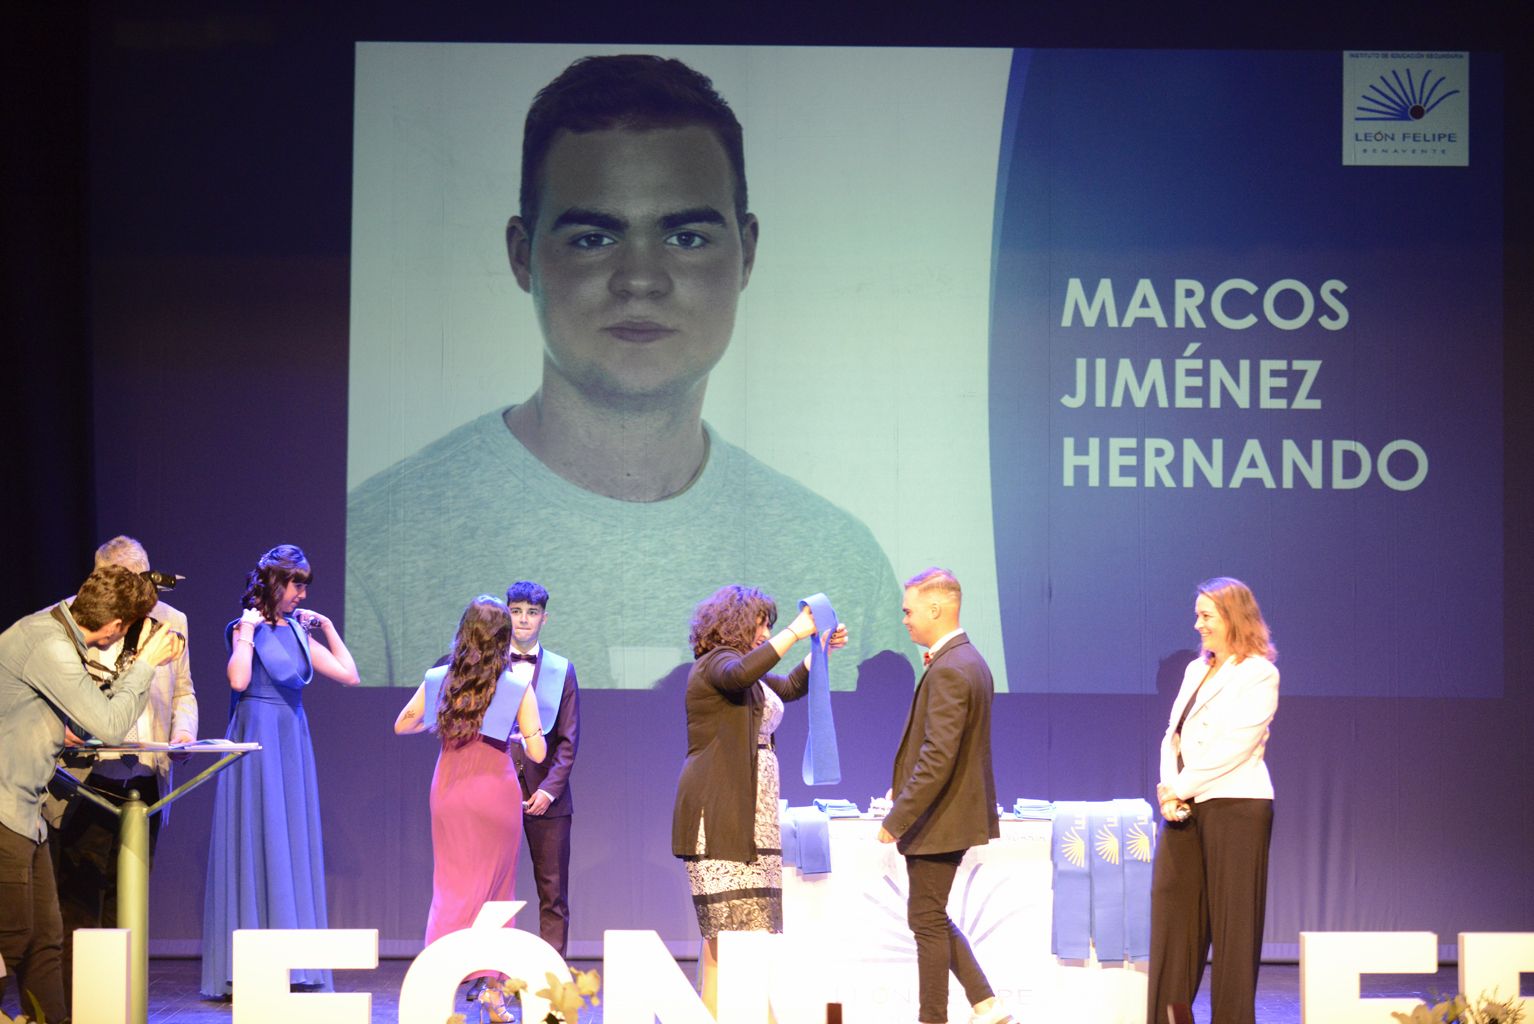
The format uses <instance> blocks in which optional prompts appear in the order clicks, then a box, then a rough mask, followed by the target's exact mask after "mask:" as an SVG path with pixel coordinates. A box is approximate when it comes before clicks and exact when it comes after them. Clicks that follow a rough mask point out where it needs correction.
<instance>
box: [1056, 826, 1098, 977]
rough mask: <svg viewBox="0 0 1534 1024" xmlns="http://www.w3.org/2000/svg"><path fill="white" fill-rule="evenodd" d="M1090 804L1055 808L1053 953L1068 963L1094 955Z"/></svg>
mask: <svg viewBox="0 0 1534 1024" xmlns="http://www.w3.org/2000/svg"><path fill="white" fill-rule="evenodd" d="M1087 806H1088V805H1087V804H1084V803H1080V802H1066V801H1061V802H1059V803H1056V804H1055V824H1054V833H1053V835H1052V836H1051V838H1050V844H1049V847H1050V853H1051V856H1052V859H1053V861H1054V920H1053V922H1052V924H1051V928H1050V951H1051V952H1053V953H1054V954H1055V956H1057V957H1060V958H1061V959H1064V960H1086V959H1088V958H1089V957H1090V956H1091V955H1092V873H1091V868H1090V867H1088V865H1087V859H1088V858H1089V857H1090V856H1091V855H1092V850H1091V837H1090V832H1089V829H1088V822H1087Z"/></svg>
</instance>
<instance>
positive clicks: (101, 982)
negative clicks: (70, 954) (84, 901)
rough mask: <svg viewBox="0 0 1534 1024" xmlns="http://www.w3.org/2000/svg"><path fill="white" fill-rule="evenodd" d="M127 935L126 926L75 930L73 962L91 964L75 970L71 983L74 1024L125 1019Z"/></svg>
mask: <svg viewBox="0 0 1534 1024" xmlns="http://www.w3.org/2000/svg"><path fill="white" fill-rule="evenodd" d="M130 934H131V933H130V932H129V931H128V929H126V928H90V929H85V930H82V931H78V932H76V933H75V963H76V964H90V965H91V967H90V970H89V971H86V970H83V969H82V970H77V971H75V975H74V981H73V983H72V985H71V993H72V999H71V1002H72V1004H73V1006H74V1021H75V1024H121V1022H122V1021H125V1020H127V1019H128V1013H129V1005H130V1004H129V999H128V995H129V986H130V985H131V984H132V981H131V978H132V974H131V967H130V960H129V958H128V942H129V935H130ZM0 967H4V964H0ZM3 974H4V972H3V971H0V975H3Z"/></svg>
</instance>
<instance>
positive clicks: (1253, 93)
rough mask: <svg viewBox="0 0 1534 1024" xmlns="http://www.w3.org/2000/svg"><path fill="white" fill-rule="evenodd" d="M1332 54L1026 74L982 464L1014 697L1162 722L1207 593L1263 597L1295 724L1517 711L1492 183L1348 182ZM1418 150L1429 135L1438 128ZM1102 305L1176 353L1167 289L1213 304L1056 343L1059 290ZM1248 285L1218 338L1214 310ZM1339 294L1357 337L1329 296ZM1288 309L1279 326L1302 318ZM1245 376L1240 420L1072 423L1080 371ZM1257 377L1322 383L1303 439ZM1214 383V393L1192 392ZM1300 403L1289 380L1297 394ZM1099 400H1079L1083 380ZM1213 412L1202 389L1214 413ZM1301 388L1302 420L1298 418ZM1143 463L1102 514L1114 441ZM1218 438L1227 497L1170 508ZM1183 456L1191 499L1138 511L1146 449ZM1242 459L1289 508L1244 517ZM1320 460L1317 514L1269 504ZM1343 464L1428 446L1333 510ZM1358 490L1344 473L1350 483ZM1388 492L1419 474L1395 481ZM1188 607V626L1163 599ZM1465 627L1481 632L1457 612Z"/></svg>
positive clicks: (1368, 176) (1002, 240)
mask: <svg viewBox="0 0 1534 1024" xmlns="http://www.w3.org/2000/svg"><path fill="white" fill-rule="evenodd" d="M1470 76H1471V81H1470V90H1469V98H1470V101H1471V103H1472V107H1471V120H1472V124H1473V125H1483V126H1488V128H1489V126H1492V125H1496V124H1498V123H1500V120H1501V110H1500V102H1501V67H1500V62H1499V61H1498V60H1497V59H1496V58H1495V57H1481V56H1480V55H1477V57H1476V59H1475V60H1474V61H1473V62H1472V64H1471V67H1470ZM1342 88H1343V83H1342V62H1341V59H1340V55H1339V54H1338V53H1335V52H1326V53H1249V52H1222V53H1214V52H1199V53H1186V52H1184V53H1178V52H1108V51H1101V52H1096V51H1033V52H1031V53H1030V52H1026V51H1019V53H1018V55H1017V57H1016V58H1015V59H1014V64H1013V75H1012V80H1011V83H1010V94H1009V97H1008V104H1007V111H1008V113H1007V116H1008V124H1007V125H1006V127H1005V129H1004V132H1003V139H1004V143H1003V153H1002V157H1001V160H1002V168H1001V173H1000V174H999V175H998V181H999V183H1000V184H999V186H998V189H999V191H998V200H997V239H996V260H995V265H994V267H993V282H992V298H993V317H992V337H991V375H990V387H991V392H990V397H991V411H990V416H991V452H992V481H993V503H994V509H995V522H996V549H997V571H998V583H999V590H1000V594H1001V600H1002V605H1003V607H1002V621H1003V624H1004V626H1003V630H1004V635H1005V640H1006V657H1007V668H1008V674H1009V678H1010V679H1011V680H1012V686H1013V688H1014V689H1015V690H1018V691H1021V692H1030V691H1031V692H1070V693H1149V692H1155V689H1156V671H1157V663H1158V660H1160V659H1161V658H1163V657H1166V656H1169V655H1170V653H1171V652H1168V651H1163V650H1160V649H1159V647H1158V644H1161V645H1164V639H1163V638H1166V637H1180V636H1183V635H1184V634H1186V633H1187V631H1188V630H1189V629H1190V628H1191V615H1192V612H1191V608H1192V601H1193V586H1194V584H1195V583H1196V582H1197V581H1198V580H1199V579H1200V578H1203V577H1207V576H1214V575H1234V576H1239V577H1241V578H1243V579H1246V580H1248V581H1249V582H1250V583H1252V585H1253V586H1254V588H1255V589H1256V591H1257V594H1258V597H1259V600H1261V601H1262V603H1263V606H1264V611H1265V612H1266V614H1267V616H1268V618H1269V620H1270V621H1271V622H1273V623H1274V624H1275V627H1276V630H1277V635H1276V640H1277V643H1278V646H1279V649H1280V652H1281V654H1282V655H1283V657H1282V662H1281V664H1282V666H1283V669H1284V691H1285V694H1286V695H1287V696H1295V695H1337V696H1343V695H1358V696H1375V695H1379V696H1402V697H1423V696H1464V697H1494V696H1500V695H1501V693H1502V643H1501V639H1502V623H1501V614H1500V610H1499V609H1500V606H1501V589H1502V545H1501V536H1502V513H1501V495H1502V486H1501V465H1502V414H1501V382H1500V373H1499V371H1500V367H1501V361H1502V350H1501V337H1502V313H1501V309H1502V269H1501V268H1502V263H1501V261H1502V254H1501V244H1502V239H1501V223H1502V154H1501V144H1500V139H1499V138H1498V137H1497V136H1496V134H1495V132H1494V131H1492V130H1485V131H1482V132H1481V133H1479V134H1478V135H1473V136H1472V142H1471V145H1472V148H1471V154H1472V156H1471V164H1470V166H1469V167H1459V168H1441V167H1345V166H1343V165H1342V157H1341V145H1340V142H1339V140H1340V133H1341V130H1342V125H1341V123H1340V118H1341V116H1342V115H1341V109H1342V106H1343V103H1342V100H1343V97H1342V94H1341V91H1342ZM1423 124H1424V126H1426V125H1427V122H1423ZM1073 277H1075V278H1080V279H1081V281H1082V284H1083V286H1084V287H1085V290H1086V294H1087V297H1088V298H1089V299H1090V298H1091V297H1092V295H1093V293H1094V291H1095V289H1096V287H1097V283H1098V281H1099V279H1101V278H1110V279H1111V280H1112V282H1113V293H1114V298H1115V301H1116V303H1117V307H1118V313H1119V317H1120V321H1121V322H1122V320H1123V318H1124V315H1125V313H1126V310H1127V309H1128V307H1129V304H1130V296H1131V294H1132V293H1133V291H1134V288H1135V285H1136V283H1137V281H1138V280H1139V279H1141V278H1149V279H1150V280H1151V281H1152V282H1153V285H1154V287H1155V289H1156V294H1157V297H1158V298H1159V299H1160V302H1161V305H1162V308H1163V310H1164V312H1165V314H1166V317H1167V320H1168V323H1169V324H1172V323H1173V319H1172V318H1173V296H1174V287H1173V284H1174V281H1175V280H1176V279H1178V278H1192V279H1196V280H1198V281H1199V282H1201V283H1202V284H1203V285H1204V286H1205V289H1206V297H1205V300H1204V302H1203V303H1202V304H1201V305H1200V307H1199V308H1200V310H1201V312H1202V313H1203V315H1204V320H1205V323H1206V325H1207V326H1206V327H1204V328H1203V329H1197V328H1194V327H1191V326H1189V327H1185V328H1182V329H1178V328H1176V327H1175V326H1168V327H1167V328H1160V327H1157V326H1155V325H1154V323H1153V321H1151V320H1149V319H1143V318H1142V319H1138V320H1137V321H1136V322H1135V323H1134V324H1133V325H1130V326H1121V327H1117V328H1115V327H1109V326H1107V321H1106V318H1105V317H1100V318H1099V319H1098V321H1097V324H1096V326H1093V327H1087V326H1084V325H1083V323H1082V319H1081V317H1080V316H1079V315H1078V316H1076V317H1075V318H1074V320H1073V323H1072V325H1071V326H1069V327H1062V326H1061V323H1062V313H1063V310H1064V308H1065V300H1066V290H1067V285H1068V282H1069V279H1070V278H1073ZM1230 278H1245V279H1247V280H1250V281H1252V282H1253V283H1255V284H1256V285H1257V287H1258V289H1259V291H1258V294H1257V295H1255V296H1246V295H1244V294H1241V293H1233V295H1232V296H1231V297H1230V298H1229V299H1228V300H1227V301H1226V304H1225V308H1226V309H1227V310H1228V311H1229V312H1230V313H1232V314H1233V315H1240V314H1241V313H1243V312H1247V311H1251V312H1255V313H1256V314H1257V316H1258V318H1259V320H1258V323H1257V324H1256V325H1254V326H1252V327H1250V328H1248V329H1245V330H1229V329H1226V328H1223V327H1221V326H1219V325H1218V324H1216V323H1215V322H1214V320H1213V319H1212V317H1211V316H1210V315H1209V305H1210V303H1209V298H1208V294H1207V293H1209V292H1212V291H1213V289H1214V287H1215V286H1216V285H1217V284H1218V283H1219V282H1221V281H1224V280H1227V279H1230ZM1285 278H1294V279H1297V280H1299V281H1300V282H1303V283H1304V284H1305V285H1307V286H1308V287H1309V288H1310V290H1311V291H1312V293H1314V294H1315V296H1316V310H1315V314H1314V315H1313V317H1312V319H1311V321H1310V322H1309V324H1307V325H1306V326H1304V327H1301V328H1299V329H1297V330H1288V331H1286V330H1280V329H1278V328H1276V327H1274V326H1271V325H1270V324H1268V323H1267V321H1266V320H1264V319H1263V317H1262V312H1263V311H1262V303H1261V298H1262V294H1261V293H1262V291H1263V290H1265V289H1266V288H1267V287H1268V286H1269V285H1270V284H1272V283H1273V282H1275V281H1278V280H1281V279H1285ZM1329 279H1339V280H1341V281H1343V282H1345V283H1346V285H1347V289H1346V291H1345V292H1343V293H1341V294H1340V295H1339V296H1338V299H1339V301H1340V302H1341V304H1343V305H1345V306H1346V308H1347V311H1348V321H1347V324H1346V326H1345V327H1343V328H1342V329H1341V330H1326V329H1324V328H1323V327H1321V326H1320V325H1319V322H1318V321H1319V319H1320V317H1321V316H1322V315H1323V314H1330V313H1331V310H1329V309H1328V307H1327V306H1326V304H1325V303H1324V302H1323V301H1322V300H1321V297H1320V288H1321V285H1322V283H1323V282H1325V281H1327V280H1329ZM1299 308H1300V304H1299V300H1298V299H1297V298H1296V297H1295V296H1294V295H1293V294H1292V293H1291V294H1289V295H1288V296H1286V297H1285V298H1284V299H1283V300H1280V302H1279V303H1278V311H1279V313H1280V314H1282V315H1285V316H1295V315H1297V313H1298V311H1299ZM1193 343H1199V348H1198V349H1197V350H1196V351H1195V352H1194V353H1193V356H1192V358H1197V359H1223V360H1225V361H1226V362H1227V363H1233V362H1234V361H1236V360H1239V359H1243V358H1246V359H1250V360H1252V361H1253V365H1252V377H1253V387H1252V403H1251V404H1252V408H1248V409H1239V408H1228V407H1227V408H1221V409H1210V408H1193V409H1176V408H1160V407H1156V406H1154V405H1150V406H1147V407H1144V408H1135V407H1134V406H1133V404H1132V403H1130V402H1128V401H1127V400H1126V403H1125V406H1124V407H1122V408H1117V409H1115V408H1111V407H1110V408H1095V407H1093V406H1092V405H1091V402H1090V400H1089V402H1088V403H1087V404H1086V405H1083V406H1082V407H1080V408H1074V409H1073V408H1067V407H1066V406H1065V405H1064V404H1062V402H1061V397H1062V396H1064V395H1070V394H1073V393H1074V391H1075V389H1076V362H1075V361H1076V359H1077V358H1078V357H1081V358H1087V359H1089V360H1095V359H1097V358H1099V357H1101V358H1105V359H1107V360H1108V368H1109V372H1108V386H1109V400H1110V402H1111V397H1112V388H1113V382H1114V376H1115V370H1116V367H1117V365H1118V361H1119V359H1120V358H1129V359H1132V360H1133V361H1134V365H1135V368H1136V371H1137V375H1139V374H1142V373H1143V371H1144V368H1145V365H1146V363H1147V361H1148V360H1150V359H1153V358H1160V359H1162V360H1163V361H1164V367H1165V369H1166V378H1167V383H1168V395H1169V402H1170V401H1173V400H1175V399H1174V398H1173V397H1172V396H1173V394H1174V392H1173V389H1172V383H1173V380H1174V374H1173V369H1174V362H1173V361H1174V360H1175V359H1177V358H1179V357H1182V356H1183V355H1184V353H1185V350H1186V349H1187V347H1188V346H1189V345H1192V344H1193ZM1259 359H1308V360H1321V361H1322V365H1321V368H1320V370H1319V372H1318V373H1317V374H1316V377H1315V385H1314V388H1313V390H1312V392H1311V396H1312V397H1313V398H1317V399H1319V400H1320V402H1321V408H1320V409H1315V410H1298V409H1277V410H1274V409H1269V410H1262V409H1258V408H1256V405H1257V387H1256V378H1257V366H1256V363H1255V361H1256V360H1259ZM1203 376H1204V379H1205V381H1206V385H1207V381H1208V372H1207V369H1206V370H1205V372H1204V374H1203ZM1290 376H1291V380H1292V381H1294V380H1297V379H1298V377H1299V375H1298V374H1293V373H1291V374H1290ZM1090 379H1091V378H1090V376H1089V380H1090ZM1199 393H1200V394H1204V395H1207V394H1208V388H1207V386H1206V387H1205V388H1203V389H1200V391H1199ZM1295 393H1296V392H1295V389H1294V387H1293V384H1292V383H1291V386H1290V388H1289V389H1288V390H1287V392H1286V394H1287V395H1288V396H1289V397H1293V396H1294V395H1295ZM1067 437H1074V438H1076V439H1077V440H1076V442H1075V445H1076V450H1077V451H1078V452H1080V451H1083V450H1084V449H1085V447H1086V444H1087V439H1088V438H1091V437H1100V438H1102V441H1101V442H1100V444H1101V446H1102V454H1101V455H1100V457H1099V460H1098V462H1099V466H1100V470H1101V477H1100V486H1097V487H1089V486H1084V484H1085V483H1086V475H1085V472H1084V471H1083V470H1079V469H1078V470H1077V471H1076V473H1075V486H1070V487H1067V486H1064V483H1063V478H1064V466H1063V465H1062V462H1063V459H1062V453H1063V450H1064V445H1065V438H1067ZM1109 437H1129V438H1136V439H1138V443H1137V446H1136V448H1137V454H1138V456H1139V457H1140V459H1141V461H1140V462H1137V463H1136V464H1135V465H1134V466H1133V467H1131V468H1130V469H1129V470H1128V472H1129V473H1130V475H1131V476H1132V477H1133V478H1134V479H1135V480H1136V481H1137V485H1136V486H1133V487H1109V486H1107V483H1108V464H1107V451H1106V446H1107V438H1109ZM1216 437H1223V438H1225V439H1226V440H1225V448H1226V452H1225V483H1226V486H1225V487H1223V488H1220V489H1215V488H1212V487H1211V486H1209V485H1208V484H1207V483H1205V482H1204V481H1203V478H1202V476H1201V475H1197V474H1196V475H1195V485H1194V486H1193V487H1191V488H1186V489H1185V488H1183V487H1181V483H1182V479H1183V478H1182V476H1181V474H1180V471H1179V470H1180V467H1181V451H1182V439H1183V438H1192V439H1195V440H1197V442H1198V443H1199V445H1200V448H1201V449H1202V450H1204V451H1205V452H1207V451H1208V450H1209V448H1210V444H1209V442H1210V439H1212V438H1216ZM1146 438H1166V439H1168V440H1170V441H1171V442H1172V443H1173V444H1174V445H1175V446H1176V448H1177V453H1178V454H1177V457H1175V458H1174V459H1173V462H1172V464H1171V467H1170V471H1171V472H1172V474H1173V479H1174V481H1176V482H1177V483H1178V484H1179V486H1178V487H1177V488H1176V489H1168V488H1166V487H1164V486H1157V487H1147V486H1144V465H1143V456H1144V440H1145V439H1146ZM1247 438H1257V439H1259V440H1260V441H1261V442H1262V445H1263V448H1264V453H1265V454H1266V455H1267V457H1268V461H1269V466H1270V469H1271V471H1272V473H1273V474H1274V476H1275V478H1276V479H1277V481H1278V483H1279V487H1278V488H1276V489H1268V488H1267V487H1265V486H1264V485H1263V484H1262V483H1261V482H1260V481H1254V480H1248V481H1246V482H1244V483H1243V484H1242V485H1241V486H1240V487H1239V488H1231V487H1230V486H1229V484H1230V482H1231V474H1232V473H1233V472H1234V471H1235V468H1236V466H1237V464H1238V462H1239V455H1240V451H1241V447H1242V445H1243V444H1244V443H1245V439H1247ZM1285 438H1288V439H1293V440H1295V441H1297V442H1300V443H1301V445H1302V447H1303V448H1304V450H1305V451H1306V452H1307V453H1308V451H1309V447H1308V442H1309V441H1310V440H1311V439H1321V440H1322V441H1323V442H1324V444H1323V448H1324V450H1325V454H1326V457H1327V459H1328V466H1327V470H1326V472H1327V477H1326V479H1325V481H1324V484H1325V486H1323V488H1322V489H1319V490H1317V489H1312V488H1311V487H1310V485H1309V484H1307V483H1305V482H1304V481H1303V479H1302V478H1301V477H1299V476H1298V475H1296V477H1295V481H1294V482H1295V486H1294V487H1293V488H1292V489H1288V490H1285V489H1282V475H1281V452H1280V449H1281V443H1282V441H1283V439H1285ZM1333 439H1349V440H1356V441H1358V442H1360V443H1361V444H1362V445H1363V446H1364V447H1366V448H1367V449H1369V450H1370V452H1371V453H1374V454H1377V453H1378V452H1379V451H1380V449H1381V448H1382V447H1384V446H1385V445H1387V444H1388V443H1390V442H1391V441H1394V440H1396V439H1407V440H1411V441H1414V442H1416V443H1417V444H1419V445H1420V446H1421V447H1422V448H1423V449H1424V450H1425V451H1426V453H1427V456H1428V459H1429V470H1428V474H1427V476H1426V478H1425V479H1424V480H1423V481H1422V483H1421V485H1420V486H1418V487H1416V488H1415V489H1412V490H1407V491H1396V490H1392V489H1390V488H1389V487H1387V486H1385V485H1384V484H1383V483H1382V482H1381V481H1380V479H1379V476H1378V473H1377V472H1376V473H1374V474H1373V475H1371V478H1370V480H1369V481H1368V482H1367V483H1366V484H1364V485H1363V486H1362V487H1360V488H1357V489H1352V490H1336V489H1331V487H1330V486H1329V481H1330V468H1329V459H1330V445H1331V441H1332V440H1333ZM1348 465H1349V466H1350V467H1351V466H1352V465H1353V463H1351V462H1350V463H1349V464H1348ZM1391 466H1392V469H1393V470H1394V472H1395V474H1396V476H1397V477H1398V478H1404V477H1409V476H1410V475H1411V474H1412V472H1413V462H1412V460H1411V459H1409V458H1406V457H1403V456H1401V455H1397V456H1396V457H1395V460H1393V461H1392V463H1391ZM1168 581H1172V582H1177V581H1183V582H1184V584H1185V586H1186V588H1187V590H1186V593H1187V595H1188V600H1187V605H1186V607H1183V606H1175V607H1163V606H1162V603H1161V602H1159V601H1156V600H1153V599H1152V595H1153V594H1157V593H1164V591H1165V587H1166V585H1167V583H1168ZM1471 601H1473V604H1474V606H1475V608H1478V609H1483V611H1481V612H1467V610H1466V605H1467V602H1471Z"/></svg>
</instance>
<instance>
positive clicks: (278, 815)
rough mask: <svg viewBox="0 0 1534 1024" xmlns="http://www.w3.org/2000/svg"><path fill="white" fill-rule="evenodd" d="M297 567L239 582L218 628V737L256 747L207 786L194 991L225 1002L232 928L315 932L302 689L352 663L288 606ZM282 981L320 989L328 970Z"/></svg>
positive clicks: (336, 639)
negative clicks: (221, 706) (221, 723)
mask: <svg viewBox="0 0 1534 1024" xmlns="http://www.w3.org/2000/svg"><path fill="white" fill-rule="evenodd" d="M309 580H310V571H309V561H308V559H306V558H305V557H304V553H303V552H302V551H301V550H299V549H298V548H297V547H295V546H293V545H291V544H283V545H280V546H278V547H275V548H273V549H272V550H270V551H268V552H267V553H266V554H264V555H262V556H261V560H260V561H259V562H257V563H256V568H255V570H254V571H252V572H251V573H250V574H249V575H248V576H247V577H246V589H245V597H244V601H243V605H244V608H245V611H244V613H243V614H242V615H241V616H240V617H239V618H238V619H235V620H234V621H233V622H231V623H229V625H228V626H227V627H226V628H225V630H224V642H225V646H226V647H228V649H229V666H228V677H229V686H230V689H231V690H232V691H233V692H232V694H231V703H230V713H229V729H228V731H227V732H225V734H224V736H225V738H226V739H230V740H235V741H237V742H241V743H248V742H254V743H259V744H261V750H260V751H259V752H257V753H253V754H248V755H246V756H245V757H244V758H242V759H241V760H239V761H237V762H235V763H234V764H233V765H231V766H230V767H229V768H228V769H227V770H226V771H225V772H224V773H223V774H222V775H220V776H219V778H218V792H217V795H216V797H215V800H214V806H213V829H212V832H213V835H212V841H211V843H210V844H209V846H208V878H207V891H206V896H205V899H204V902H203V925H202V994H203V995H205V996H209V997H213V998H217V997H221V996H227V995H230V994H231V992H232V984H231V983H232V980H233V978H234V958H233V952H232V942H233V933H234V930H235V929H236V928H324V927H326V916H325V858H324V853H323V849H322V843H321V839H320V804H319V787H318V784H317V781H316V778H315V771H314V746H313V744H312V743H311V742H310V739H309V722H308V719H307V718H306V717H305V716H304V705H303V688H304V687H305V686H306V685H308V683H309V681H310V680H311V679H313V678H314V674H315V673H316V672H318V673H319V674H320V675H322V676H326V677H328V678H330V679H334V680H335V681H336V682H338V683H341V684H343V685H346V686H355V685H357V683H358V677H357V666H356V663H355V662H353V661H352V655H351V652H350V651H348V650H347V649H346V644H345V643H343V642H342V640H341V635H340V633H338V632H337V631H336V628H335V625H334V624H333V623H332V622H331V621H330V619H329V618H327V617H326V616H324V615H321V614H320V613H319V612H314V611H310V610H308V609H307V608H305V609H300V608H299V607H298V606H299V604H301V603H302V602H303V600H304V598H306V597H307V596H308V590H309ZM292 978H293V983H294V984H295V985H304V986H308V987H314V988H317V989H319V990H322V991H329V990H330V989H331V987H332V986H331V976H330V971H328V970H298V971H294V972H293V975H292Z"/></svg>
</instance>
